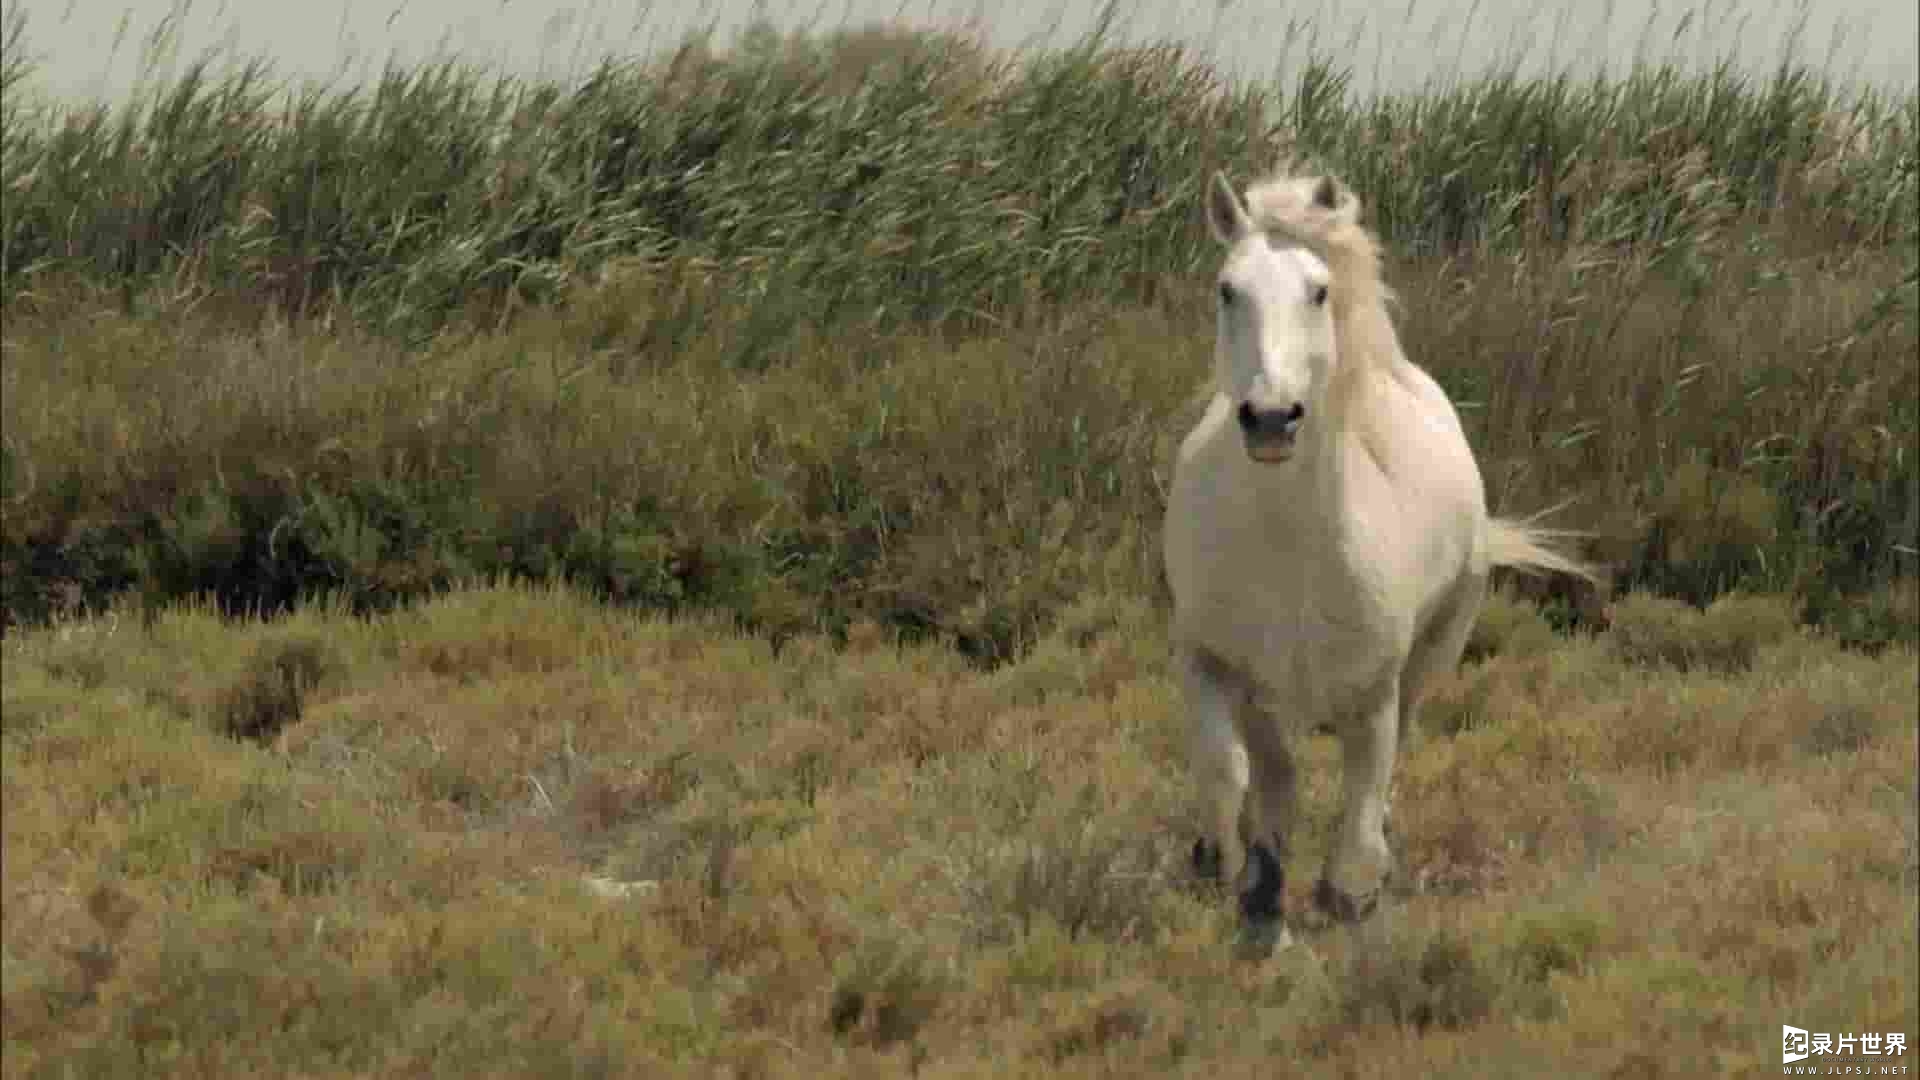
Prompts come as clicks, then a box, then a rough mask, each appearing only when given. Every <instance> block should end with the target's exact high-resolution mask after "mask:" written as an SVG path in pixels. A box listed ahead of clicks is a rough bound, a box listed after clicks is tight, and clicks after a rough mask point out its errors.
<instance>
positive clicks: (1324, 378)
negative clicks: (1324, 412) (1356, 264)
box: [1207, 173, 1350, 463]
mask: <svg viewBox="0 0 1920 1080" xmlns="http://www.w3.org/2000/svg"><path fill="white" fill-rule="evenodd" d="M1282 194H1286V195H1291V196H1292V197H1293V201H1295V202H1298V203H1299V204H1300V205H1299V206H1298V207H1295V208H1293V209H1295V210H1297V211H1302V212H1307V213H1310V214H1320V213H1324V214H1333V213H1336V212H1342V211H1346V210H1347V209H1349V208H1348V207H1347V206H1346V205H1345V201H1346V200H1345V199H1344V198H1343V196H1345V193H1344V192H1343V191H1340V190H1339V189H1338V187H1337V186H1336V185H1335V184H1334V183H1333V182H1332V181H1331V180H1321V181H1317V182H1311V183H1308V184H1306V185H1305V186H1304V187H1302V188H1301V189H1300V190H1299V191H1297V192H1285V193H1282ZM1347 198H1350V196H1349V197H1347ZM1207 224H1208V226H1209V227H1210V228H1211V229H1212V230H1213V235H1214V237H1215V238H1216V239H1218V240H1219V241H1220V243H1221V245H1222V246H1223V247H1225V248H1226V249H1227V253H1226V260H1225V262H1224V264H1223V265H1222V266H1221V268H1220V280H1219V298H1218V301H1217V304H1218V308H1219V334H1218V338H1217V340H1216V343H1215V346H1214V379H1215V386H1216V389H1217V390H1218V391H1219V392H1220V393H1222V394H1224V395H1226V396H1227V398H1228V399H1229V400H1230V401H1232V402H1233V403H1234V415H1235V417H1236V418H1237V419H1238V421H1239V424H1240V431H1241V434H1242V435H1243V436H1244V438H1245V439H1246V446H1247V456H1249V457H1251V458H1252V459H1253V460H1255V461H1260V462H1269V463H1271V462H1282V461H1286V460H1287V459H1289V458H1291V457H1292V456H1293V451H1294V441H1295V437H1296V436H1297V435H1298V434H1299V432H1300V429H1301V427H1302V426H1303V425H1306V424H1311V423H1314V422H1315V420H1316V418H1317V417H1318V413H1317V411H1316V410H1317V407H1318V406H1319V405H1320V404H1321V403H1323V402H1324V401H1325V400H1326V396H1327V388H1328V384H1329V382H1330V381H1331V377H1332V372H1333V368H1334V365H1335V364H1336V363H1338V360H1339V357H1338V356H1337V355H1336V351H1337V344H1338V342H1337V340H1336V337H1337V336H1336V334H1335V332H1334V319H1333V305H1332V304H1330V303H1329V302H1328V293H1329V290H1330V289H1331V288H1332V286H1333V275H1332V271H1331V270H1329V268H1328V266H1327V264H1326V263H1325V262H1324V261H1322V260H1321V258H1320V256H1319V255H1318V254H1316V253H1315V252H1314V251H1313V249H1312V248H1310V247H1308V246H1307V245H1306V244H1305V243H1303V242H1301V241H1300V240H1299V239H1298V238H1297V237H1295V236H1294V235H1292V234H1291V233H1290V232H1289V231H1287V230H1284V229H1279V228H1273V227H1270V226H1269V223H1268V222H1266V221H1263V220H1258V219H1256V217H1255V216H1254V215H1252V214H1250V213H1249V212H1248V209H1247V205H1246V203H1244V202H1243V201H1242V200H1241V198H1240V196H1239V194H1238V193H1236V192H1235V191H1234V190H1233V187H1232V185H1231V184H1229V183H1228V182H1227V178H1226V177H1225V176H1223V175H1221V174H1220V173H1215V174H1214V175H1213V180H1212V183H1211V184H1210V185H1209V190H1208V192H1207Z"/></svg>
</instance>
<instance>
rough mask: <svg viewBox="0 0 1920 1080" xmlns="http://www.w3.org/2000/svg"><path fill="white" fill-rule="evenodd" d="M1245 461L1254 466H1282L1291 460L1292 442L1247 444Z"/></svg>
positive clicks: (1290, 440) (1250, 441)
mask: <svg viewBox="0 0 1920 1080" xmlns="http://www.w3.org/2000/svg"><path fill="white" fill-rule="evenodd" d="M1247 460H1248V461H1251V462H1253V463H1254V464H1256V465H1284V464H1286V463H1287V462H1289V461H1292V460H1293V440H1292V439H1288V440H1287V441H1286V442H1284V443H1280V442H1253V441H1252V440H1249V441H1248V442H1247Z"/></svg>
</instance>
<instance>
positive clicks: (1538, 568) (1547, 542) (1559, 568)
mask: <svg viewBox="0 0 1920 1080" xmlns="http://www.w3.org/2000/svg"><path fill="white" fill-rule="evenodd" d="M1543 516H1544V515H1543ZM1538 520H1539V518H1537V517H1536V518H1532V519H1528V520H1521V519H1519V518H1489V519H1488V520H1487V562H1488V564H1489V565H1491V566H1505V567H1509V568H1511V569H1514V570H1519V571H1521V572H1522V573H1529V574H1543V573H1544V574H1568V575H1570V576H1572V577H1577V578H1579V579H1580V580H1582V581H1586V582H1589V583H1591V584H1595V585H1598V584H1600V582H1601V572H1600V568H1599V567H1597V566H1594V565H1593V564H1592V563H1589V562H1585V561H1583V560H1581V559H1579V558H1576V557H1575V556H1573V555H1569V554H1568V553H1567V552H1566V551H1565V550H1564V549H1563V548H1562V546H1561V545H1562V544H1564V543H1565V542H1566V541H1569V540H1573V539H1575V538H1577V537H1580V536H1582V535H1585V534H1583V533H1579V532H1574V531H1572V530H1567V529H1548V528H1543V527H1541V526H1539V525H1536V524H1534V522H1536V521H1538Z"/></svg>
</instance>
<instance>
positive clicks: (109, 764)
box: [0, 587, 1920, 1077]
mask: <svg viewBox="0 0 1920 1080" xmlns="http://www.w3.org/2000/svg"><path fill="white" fill-rule="evenodd" d="M1904 602H1905V603H1907V604H1909V605H1911V603H1912V602H1913V600H1912V598H1911V597H1908V598H1906V600H1905V601H1904ZM1614 615H1615V617H1614V620H1613V627H1612V629H1611V630H1609V631H1608V632H1607V633H1605V634H1602V635H1598V636H1580V637H1577V638H1574V639H1571V640H1569V639H1565V638H1562V637H1559V636H1557V635H1555V634H1554V633H1553V632H1552V631H1551V630H1550V629H1549V628H1548V627H1547V626H1546V624H1545V623H1544V622H1543V621H1541V619H1540V617H1539V615H1538V614H1537V613H1535V612H1534V611H1533V609H1531V608H1530V607H1528V606H1526V605H1524V604H1520V603H1518V602H1515V601H1512V600H1510V599H1508V600H1503V601H1502V602H1500V603H1498V604H1496V605H1495V607H1494V609H1493V610H1492V612H1491V613H1490V616H1489V618H1488V619H1487V620H1484V621H1483V624H1482V628H1481V633H1480V635H1479V637H1478V638H1477V639H1476V644H1475V656H1476V659H1475V660H1474V661H1473V662H1472V663H1470V664H1468V665H1467V666H1465V667H1464V668H1463V669H1462V670H1461V672H1459V673H1458V674H1457V675H1456V676H1454V677H1452V678H1449V679H1448V680H1446V681H1444V682H1443V683H1442V684H1441V685H1439V686H1438V687H1436V688H1435V691H1434V693H1433V696H1432V698H1431V700H1430V702H1429V705H1428V708H1427V710H1426V713H1425V719H1424V721H1423V723H1422V729H1423V734H1422V736H1421V737H1420V738H1419V739H1418V740H1417V742H1416V744H1415V746H1414V747H1413V748H1412V749H1411V750H1410V752H1409V753H1408V755H1407V756H1406V758H1405V759H1404V762H1403V765H1402V768H1401V771H1400V773H1399V785H1398V792H1399V795H1398V799H1397V802H1396V806H1397V807H1398V813H1397V822H1396V824H1397V828H1398V837H1399V839H1398V843H1399V857H1400V860H1401V863H1400V869H1399V875H1398V879H1397V880H1398V882H1399V886H1400V896H1399V899H1398V900H1397V902H1396V903H1395V905H1394V906H1392V907H1391V908H1389V909H1388V911H1387V913H1386V914H1384V915H1383V916H1381V917H1380V918H1379V919H1378V920H1377V921H1376V922H1374V923H1372V924H1369V925H1368V926H1366V927H1365V928H1364V929H1362V930H1360V931H1359V932H1357V933H1356V932H1352V931H1348V930H1345V929H1331V928H1321V929H1317V930H1310V931H1309V932H1308V933H1307V934H1306V935H1305V937H1306V941H1307V943H1308V946H1307V948H1305V949H1300V950H1295V951H1292V952H1289V953H1283V954H1281V955H1279V956H1276V957H1272V958H1267V959H1264V960H1263V959H1261V958H1257V957H1241V956H1236V955H1235V954H1234V953H1233V950H1232V949H1231V948H1230V946H1229V944H1228V942H1229V941H1230V931H1231V929H1232V922H1231V917H1230V915H1229V910H1230V904H1229V903H1228V902H1226V901H1224V900H1222V899H1221V898H1219V897H1217V896H1209V895H1207V894H1205V893H1204V892H1202V891H1201V890H1199V888H1198V887H1196V886H1193V885H1190V884H1189V883H1188V882H1187V881H1186V879H1185V877H1184V874H1183V867H1184V852H1185V851H1186V848H1187V844H1188V842H1189V840H1190V837H1191V835H1192V834H1191V832H1190V831H1189V829H1188V821H1187V816H1186V810H1185V802H1184V787H1183V773H1182V769H1181V768H1180V767H1179V765H1178V763H1177V757H1176V754H1177V746H1178V732H1177V728H1176V726H1175V724H1174V716H1175V701H1174V690H1173V687H1172V685H1171V684H1170V682H1169V680H1168V676H1167V672H1166V670H1165V666H1164V652H1165V650H1164V642H1163V640H1162V638H1161V636H1160V620H1159V619H1158V618H1157V617H1156V616H1154V615H1153V613H1152V612H1151V611H1150V610H1149V609H1148V608H1147V607H1146V606H1145V605H1143V604H1140V603H1138V602H1136V601H1130V600H1125V599H1101V600H1088V601H1085V602H1082V603H1081V604H1079V605H1077V606H1076V607H1074V608H1073V609H1072V610H1071V611H1070V612H1068V613H1067V614H1066V615H1065V617H1064V618H1063V619H1062V620H1061V621H1060V628H1059V630H1058V631H1057V632H1056V633H1055V634H1054V635H1053V636H1050V637H1049V638H1048V639H1047V640H1046V641H1044V642H1043V643H1041V644H1040V645H1039V647H1038V648H1036V649H1035V650H1033V651H1032V652H1031V653H1030V654H1029V655H1027V656H1026V657H1025V658H1024V659H1022V660H1020V661H1019V662H1017V663H1013V664H1010V665H1007V666H1004V667H1002V668H1000V669H999V670H997V671H994V672H991V673H984V672H981V671H979V670H977V669H976V668H974V667H972V666H970V665H968V664H966V663H964V662H963V661H962V660H960V659H959V658H957V657H956V656H954V654H953V653H952V652H951V651H949V650H945V649H941V648H936V647H932V646H921V647H909V648H904V649H902V648H897V647H895V646H894V645H892V644H890V643H888V642H887V641H885V640H883V639H882V638H881V636H880V635H879V634H878V633H877V632H876V631H875V630H874V629H873V628H872V627H862V628H860V629H858V630H856V632H855V633H854V635H853V640H852V641H851V642H850V643H849V644H848V645H846V646H844V647H841V646H836V645H834V644H833V643H832V642H830V641H828V640H826V639H823V638H817V637H803V638H796V639H794V640H791V641H789V642H787V643H786V645H785V646H784V647H783V648H781V649H780V650H778V651H777V652H776V651H774V650H773V649H771V648H770V647H769V645H768V644H767V643H766V642H765V641H764V640H760V639H755V638H751V637H742V636H739V635H737V634H736V633H734V632H733V631H731V630H729V629H728V628H727V627H726V626H724V625H723V624H720V623H716V622H713V621H704V622H703V621H699V620H686V621H679V622H666V621H660V620H657V619H649V618H643V617H639V616H634V615H627V614H619V613H615V612H611V611H609V610H608V609H606V608H605V607H604V606H602V605H600V604H598V603H596V602H594V601H592V600H591V599H590V598H587V597H583V596H580V595H577V594H573V593H569V592H564V591H556V590H547V589H525V588H506V587H503V588H477V589H472V590H466V591H461V592H458V593H454V594H451V595H448V596H446V597H443V598H441V599H439V600H436V601H434V602H432V603H429V604H426V605H425V606H422V607H420V608H418V609H413V610H408V611H405V612H398V613H394V614H391V615H388V616H384V617H381V618H377V619H373V620H365V619H356V618H352V617H349V616H346V615H344V614H340V613H334V614H323V613H320V612H318V611H312V612H308V613H306V614H302V615H298V616H295V617H292V618H289V619H285V620H281V621H277V622H274V623H270V624H258V623H230V622H223V621H222V620H220V619H219V618H217V617H216V616H214V615H212V614H210V613H207V612H205V611H191V610H184V609H182V610H174V611H170V612H168V613H167V614H165V615H164V616H163V617H161V618H159V619H158V620H157V621H156V622H155V623H154V624H153V625H152V626H151V628H142V626H141V625H140V623H139V621H138V620H137V619H134V618H132V617H130V615H129V617H123V618H119V619H117V620H112V619H109V620H104V621H93V622H77V623H70V624H64V625H61V626H59V627H56V628H52V629H48V630H44V631H39V632H35V633H31V634H18V635H14V636H12V637H10V638H9V640H8V642H7V645H6V672H7V677H6V682H5V701H4V710H3V711H0V716H3V717H4V729H3V733H0V753H4V766H5V771H6V776H7V783H6V787H5V795H4V799H5V805H4V810H5V813H4V829H5V845H6V853H7V857H6V859H5V861H4V868H3V876H4V880H3V881H0V920H3V925H4V935H0V941H3V942H4V958H5V968H4V970H5V989H4V1024H3V1025H0V1028H3V1030H4V1037H5V1039H6V1071H7V1074H8V1075H17V1076H29V1075H49V1076H51V1075H75V1074H78V1075H89V1076H108V1075H124V1076H134V1075H139V1076H195V1077H202V1076H217V1075H239V1074H243V1073H255V1074H258V1073H272V1074H275V1075H301V1076H321V1075H349V1074H361V1075H365V1074H373V1075H447V1076H455V1075H458V1076H479V1075H502V1076H504V1075H515V1076H563V1075H565V1076H570V1075H640V1074H642V1073H643V1072H645V1071H647V1070H666V1069H668V1067H674V1068H678V1069H683V1070H690V1071H704V1070H709V1069H714V1068H720V1067H726V1068H730V1069H732V1070H733V1071H732V1072H731V1073H728V1075H738V1076H776V1075H799V1074H814V1075H896V1074H898V1073H899V1072H900V1071H902V1070H903V1069H905V1068H906V1067H907V1066H908V1065H909V1064H910V1063H913V1064H917V1066H918V1067H919V1069H920V1070H921V1073H922V1074H923V1075H979V1076H985V1075H995V1076H1001V1075H1062V1074H1064V1075H1077V1074H1094V1073H1103V1074H1110V1073H1112V1072H1115V1071H1117V1072H1122V1073H1133V1074H1141V1073H1147V1072H1155V1073H1162V1072H1173V1073H1180V1074H1189V1075H1203V1076H1234V1075H1241V1074H1243V1073H1245V1074H1249V1075H1251V1074H1253V1073H1255V1072H1259V1073H1261V1074H1266V1073H1269V1072H1270V1071H1271V1070H1272V1069H1273V1068H1274V1066H1275V1063H1276V1061H1280V1062H1287V1063H1290V1064H1291V1065H1293V1066H1296V1067H1299V1068H1301V1069H1303V1070H1306V1071H1309V1072H1313V1073H1316V1074H1324V1075H1348V1076H1380V1077H1401V1076H1408V1075H1459V1076H1466V1075H1472V1076H1482V1077H1484V1076H1516V1077H1517V1076H1539V1075H1551V1074H1554V1073H1561V1074H1570V1075H1605V1074H1609V1073H1612V1072H1614V1071H1615V1070H1620V1071H1621V1074H1622V1075H1627V1074H1631V1075H1635V1076H1663V1075H1680V1074H1682V1073H1685V1074H1698V1073H1699V1072H1701V1071H1702V1070H1711V1071H1713V1072H1714V1073H1715V1074H1721V1073H1725V1072H1729V1071H1731V1070H1734V1069H1736V1068H1738V1067H1741V1066H1754V1067H1760V1066H1771V1065H1772V1064H1773V1063H1774V1062H1775V1061H1776V1060H1777V1059H1776V1058H1775V1057H1774V1055H1775V1054H1777V1053H1778V1033H1779V1025H1780V1024H1782V1023H1793V1024H1795V1025H1797V1026H1802V1027H1806V1028H1809V1029H1811V1030H1834V1031H1839V1030H1843V1029H1844V1030H1849V1031H1855V1030H1873V1031H1903V1032H1906V1033H1908V1037H1909V1039H1910V1040H1911V1039H1912V1037H1913V1033H1914V1029H1915V1019H1916V1014H1917V1012H1920V999H1917V997H1916V995H1917V994H1920V980H1916V977H1915V971H1916V970H1920V967H1917V966H1916V964H1917V962H1920V957H1916V955H1915V935H1914V926H1913V913H1914V907H1915V903H1916V896H1917V893H1916V888H1917V887H1920V847H1917V846H1916V844H1917V843H1920V840H1917V837H1916V819H1915V805H1916V797H1920V792H1916V787H1915V773H1914V760H1915V756H1916V754H1920V743H1917V742H1916V731H1915V726H1914V722H1913V718H1914V715H1915V711H1916V708H1920V700H1917V698H1920V695H1917V693H1916V684H1915V680H1914V677H1913V673H1914V669H1915V663H1916V659H1917V658H1916V656H1915V654H1914V653H1913V652H1912V651H1911V650H1910V649H1905V648H1893V649H1889V650H1887V651H1886V652H1884V653H1882V654H1881V655H1879V656H1878V657H1869V656H1864V655H1861V654H1859V653H1857V652H1852V651H1847V650H1843V649H1841V648H1839V647H1838V646H1837V645H1835V644H1834V643H1833V642H1832V641H1831V640H1828V639H1824V638H1822V637H1820V636H1818V635H1815V634H1810V633H1807V632H1805V631H1803V630H1799V629H1796V628H1795V627H1793V625H1792V623H1791V617H1790V612H1789V610H1788V608H1787V606H1786V605H1784V604H1783V603H1781V602H1780V601H1778V600H1773V599H1766V598H1757V597H1737V596H1736V597H1732V598H1729V599H1727V600H1725V601H1722V602H1721V604H1719V605H1717V606H1716V607H1714V608H1712V609H1709V610H1708V611H1707V612H1704V613H1702V612H1698V611H1693V610H1691V609H1687V608H1685V607H1683V606H1679V605H1674V604H1672V603H1670V602H1663V601H1660V600H1658V599H1656V598H1652V597H1646V596H1635V597H1632V598H1630V599H1629V600H1628V601H1625V602H1623V603H1622V604H1620V605H1619V606H1618V609H1617V610H1616V611H1615V613H1614ZM1336 759H1337V749H1336V747H1335V746H1334V745H1332V740H1330V739H1325V738H1314V739H1309V740H1308V741H1307V742H1306V760H1307V761H1308V762H1310V763H1311V764H1310V766H1309V767H1308V769H1307V771H1306V774H1305V775H1306V787H1305V807H1306V813H1307V825H1306V827H1305V836H1304V839H1303V843H1302V845H1301V850H1300V851H1299V852H1298V857H1297V860H1296V862H1295V864H1294V865H1293V866H1291V867H1290V868H1289V869H1290V871H1291V880H1292V881H1293V882H1294V883H1295V888H1294V889H1293V890H1292V891H1291V895H1290V896H1289V902H1290V903H1291V904H1293V905H1294V906H1296V907H1304V906H1305V901H1306V897H1305V895H1304V891H1303V888H1304V886H1303V884H1302V883H1311V881H1312V880H1313V874H1314V872H1315V871H1316V869H1317V859H1318V858H1319V857H1320V856H1321V855H1322V853H1323V851H1324V844H1325V841H1326V839H1327V832H1328V830H1329V826H1330V815H1331V814H1332V812H1333V809H1334V798H1335V793H1336V791H1337V782H1338V773H1337V765H1336ZM588 873H592V874H601V875H606V876H609V877H613V878H617V879H622V880H648V881H654V882H657V883H658V884H657V886H656V887H655V888H654V889H653V891H651V892H647V893H644V894H641V895H636V896H632V897H629V898H626V899H618V900H609V899H605V898H601V897H598V896H596V895H593V894H592V893H590V892H589V891H588V890H587V889H586V888H584V887H583V886H582V883H581V877H582V875H583V874H588ZM63 1068H64V1069H65V1070H67V1071H65V1072H62V1069H63Z"/></svg>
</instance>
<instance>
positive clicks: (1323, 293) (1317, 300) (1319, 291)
mask: <svg viewBox="0 0 1920 1080" xmlns="http://www.w3.org/2000/svg"><path fill="white" fill-rule="evenodd" d="M1307 299H1308V300H1311V301H1313V306H1314V307H1319V306H1320V305H1322V304H1324V303H1326V302H1327V287H1326V286H1325V285H1315V286H1314V287H1313V291H1311V292H1309V293H1307Z"/></svg>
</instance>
